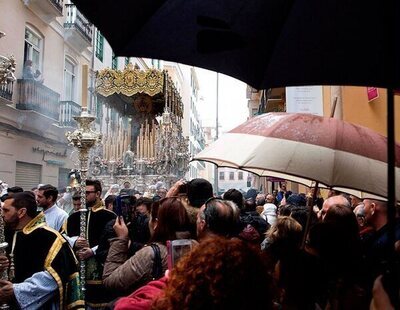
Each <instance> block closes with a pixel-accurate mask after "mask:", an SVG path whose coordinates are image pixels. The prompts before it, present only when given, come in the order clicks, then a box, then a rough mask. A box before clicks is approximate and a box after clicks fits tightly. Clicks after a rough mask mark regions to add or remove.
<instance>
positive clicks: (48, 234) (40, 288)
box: [0, 192, 84, 309]
mask: <svg viewBox="0 0 400 310" xmlns="http://www.w3.org/2000/svg"><path fill="white" fill-rule="evenodd" d="M2 211H3V219H4V222H5V225H6V226H7V227H8V228H9V229H10V232H11V234H10V235H6V241H7V242H8V244H9V246H8V247H7V254H8V255H9V257H10V263H9V265H10V266H13V268H12V269H11V268H10V271H9V278H10V281H6V280H0V304H3V303H8V304H10V306H11V308H12V309H13V308H14V307H15V308H18V309H83V308H84V301H83V300H82V298H81V297H82V296H81V289H80V283H79V276H78V269H77V261H76V258H75V256H74V254H73V252H72V251H71V248H70V247H69V245H68V243H67V241H66V240H65V239H64V238H63V237H62V236H61V235H60V234H59V233H58V232H57V231H55V230H54V229H52V228H50V227H48V226H47V225H46V223H45V216H44V214H43V212H40V213H38V212H37V204H36V200H35V196H34V194H33V193H32V192H20V193H14V194H13V195H12V196H11V197H8V198H7V199H6V200H5V202H4V206H3V208H2ZM4 258H5V256H4V255H1V256H0V262H2V263H1V264H2V266H0V271H3V270H4V267H3V263H4ZM6 265H8V264H6ZM2 267H3V268H2ZM5 267H7V266H5ZM1 269H3V270H1Z"/></svg>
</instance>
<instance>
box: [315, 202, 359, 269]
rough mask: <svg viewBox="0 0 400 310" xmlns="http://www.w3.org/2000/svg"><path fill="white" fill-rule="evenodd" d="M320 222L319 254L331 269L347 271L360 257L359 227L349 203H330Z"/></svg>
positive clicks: (357, 262)
mask: <svg viewBox="0 0 400 310" xmlns="http://www.w3.org/2000/svg"><path fill="white" fill-rule="evenodd" d="M321 224H322V225H321V227H320V231H319V236H318V238H319V240H320V242H319V246H318V247H317V248H318V252H319V255H320V256H321V258H322V259H323V260H324V261H327V262H329V265H330V267H331V269H332V270H336V271H338V272H340V273H342V272H344V273H347V272H349V271H350V270H351V269H352V268H354V266H355V264H359V259H361V257H360V245H361V244H360V236H359V228H358V224H357V220H356V216H355V214H354V213H353V211H352V210H351V208H350V207H349V204H348V203H347V204H334V205H332V206H331V207H330V208H329V209H328V211H327V212H326V214H325V216H324V219H323V221H322V223H321Z"/></svg>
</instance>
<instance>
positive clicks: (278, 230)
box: [265, 216, 302, 259]
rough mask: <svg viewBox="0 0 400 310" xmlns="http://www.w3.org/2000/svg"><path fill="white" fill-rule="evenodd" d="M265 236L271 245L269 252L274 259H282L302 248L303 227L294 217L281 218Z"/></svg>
mask: <svg viewBox="0 0 400 310" xmlns="http://www.w3.org/2000/svg"><path fill="white" fill-rule="evenodd" d="M265 236H266V237H267V239H268V242H269V244H270V247H269V251H270V252H271V254H272V255H273V256H274V257H276V258H277V259H280V258H282V257H283V256H285V255H287V254H290V253H291V252H293V251H295V250H297V249H299V248H300V245H301V240H302V227H301V225H300V224H299V223H298V222H297V221H296V220H295V219H293V218H292V217H290V216H280V217H278V218H277V220H276V222H275V224H274V225H272V226H271V227H270V228H269V229H268V231H267V232H266V234H265Z"/></svg>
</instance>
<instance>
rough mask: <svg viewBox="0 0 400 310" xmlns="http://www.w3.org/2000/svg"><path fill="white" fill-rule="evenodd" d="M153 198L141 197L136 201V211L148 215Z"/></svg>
mask: <svg viewBox="0 0 400 310" xmlns="http://www.w3.org/2000/svg"><path fill="white" fill-rule="evenodd" d="M152 203H153V199H150V198H146V197H141V198H139V199H138V200H137V201H136V212H137V213H139V214H142V215H149V214H150V210H151V205H152Z"/></svg>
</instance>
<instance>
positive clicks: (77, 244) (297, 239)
mask: <svg viewBox="0 0 400 310" xmlns="http://www.w3.org/2000/svg"><path fill="white" fill-rule="evenodd" d="M286 186H287V185H286V182H281V183H280V187H279V190H275V191H273V192H272V193H261V192H257V191H256V190H254V189H250V190H249V191H248V192H247V193H246V194H245V195H243V194H242V192H241V191H239V190H237V189H229V190H227V191H226V192H225V193H224V194H223V195H222V196H216V195H215V194H214V191H213V188H212V185H211V184H210V183H209V182H208V181H207V180H204V179H193V180H191V181H188V182H186V181H183V180H181V181H178V182H177V183H176V184H174V185H173V186H172V187H171V188H169V189H167V188H165V186H157V188H153V191H150V192H145V193H140V192H138V191H136V190H134V189H131V188H130V187H131V186H130V184H129V182H126V183H124V184H123V186H122V188H120V186H118V185H115V186H111V187H110V189H109V190H108V191H107V192H106V193H104V192H103V188H102V184H101V182H100V181H98V180H87V182H86V191H85V195H86V209H84V210H83V209H82V208H81V207H82V205H81V202H82V199H81V196H80V194H79V193H80V192H69V193H65V194H62V195H61V194H60V193H59V191H58V189H57V188H56V187H54V186H52V185H50V184H40V185H39V186H38V187H37V188H33V189H31V190H29V191H24V190H23V189H22V188H20V187H11V188H8V189H7V191H6V192H5V193H3V195H2V196H1V201H2V202H1V204H2V219H3V222H4V224H5V225H4V226H5V231H4V234H5V241H6V242H7V243H8V246H7V247H6V248H5V249H4V250H3V253H2V254H0V273H2V274H3V278H2V279H1V280H0V304H3V303H7V304H8V305H10V307H11V308H15V309H83V308H86V309H157V310H161V309H177V310H178V309H208V310H212V309H215V310H216V309H368V308H370V309H399V307H400V304H399V292H400V291H399V282H400V267H399V257H400V221H399V217H397V220H396V223H395V227H394V229H393V228H391V227H389V224H388V220H387V204H386V202H385V201H381V200H374V199H364V200H361V199H359V198H357V197H354V196H351V195H350V196H349V195H346V194H344V193H340V192H336V191H334V190H330V191H329V193H328V195H327V197H325V199H324V198H323V197H322V196H321V194H320V192H319V191H318V192H317V193H314V189H311V190H310V192H309V193H304V194H302V193H293V192H291V191H289V190H287V189H286ZM81 212H85V214H86V223H82V218H81ZM83 224H84V225H85V227H86V234H85V235H82V233H81V226H82V225H83ZM393 231H394V232H395V233H394V236H393V234H392V232H393ZM173 240H182V241H186V242H187V244H190V249H191V250H190V251H186V252H185V253H181V254H180V257H178V259H177V260H178V262H177V264H175V265H174V266H172V265H171V264H170V263H171V258H170V256H171V255H172V254H171V241H173ZM1 247H2V245H1V244H0V248H1ZM79 262H84V267H85V269H84V270H85V275H84V277H82V275H81V277H80V276H79V272H80V271H82V269H80V266H81V264H80V263H79ZM4 275H7V277H4ZM82 279H84V282H81V280H82Z"/></svg>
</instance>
